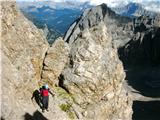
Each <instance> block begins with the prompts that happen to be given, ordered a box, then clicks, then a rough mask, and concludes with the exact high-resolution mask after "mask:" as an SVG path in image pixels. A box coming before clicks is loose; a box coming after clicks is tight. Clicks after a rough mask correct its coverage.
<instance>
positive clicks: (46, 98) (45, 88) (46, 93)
mask: <svg viewBox="0 0 160 120" xmlns="http://www.w3.org/2000/svg"><path fill="white" fill-rule="evenodd" d="M49 93H50V94H51V95H52V96H54V94H53V93H52V92H51V91H50V89H49V87H48V84H45V85H44V86H42V88H40V95H41V97H42V112H44V111H45V110H46V111H49V110H48V104H49Z"/></svg>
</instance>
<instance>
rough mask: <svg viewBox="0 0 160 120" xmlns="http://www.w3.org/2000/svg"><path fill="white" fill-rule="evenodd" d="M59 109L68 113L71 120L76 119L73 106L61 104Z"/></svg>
mask: <svg viewBox="0 0 160 120" xmlns="http://www.w3.org/2000/svg"><path fill="white" fill-rule="evenodd" d="M59 107H60V108H61V110H62V111H64V112H66V113H67V115H68V116H69V118H70V119H74V118H75V114H74V112H72V111H71V107H72V105H71V104H61V105H60V106H59Z"/></svg>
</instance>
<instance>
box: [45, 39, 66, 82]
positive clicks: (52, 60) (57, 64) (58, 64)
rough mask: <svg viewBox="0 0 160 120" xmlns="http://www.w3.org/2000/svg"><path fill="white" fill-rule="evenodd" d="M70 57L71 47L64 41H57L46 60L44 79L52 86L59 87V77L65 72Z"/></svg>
mask: <svg viewBox="0 0 160 120" xmlns="http://www.w3.org/2000/svg"><path fill="white" fill-rule="evenodd" d="M68 57H69V46H68V44H67V43H65V42H64V40H62V38H59V39H57V40H56V41H55V42H54V44H52V46H51V47H50V48H49V50H48V51H47V53H46V57H45V59H44V66H43V72H42V79H44V81H45V80H47V81H49V82H50V83H51V84H52V85H58V79H57V78H58V77H59V75H60V74H61V72H62V71H63V69H64V67H65V65H66V63H67V62H68Z"/></svg>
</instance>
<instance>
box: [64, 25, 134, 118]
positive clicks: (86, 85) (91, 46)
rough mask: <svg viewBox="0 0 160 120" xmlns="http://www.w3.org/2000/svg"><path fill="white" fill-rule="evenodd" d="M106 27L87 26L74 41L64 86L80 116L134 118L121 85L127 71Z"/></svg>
mask: <svg viewBox="0 0 160 120" xmlns="http://www.w3.org/2000/svg"><path fill="white" fill-rule="evenodd" d="M107 29H108V28H106V27H105V25H104V23H103V22H102V23H99V24H98V25H96V26H95V27H91V28H89V29H88V28H86V29H84V30H83V31H81V32H80V35H79V37H78V38H77V39H76V41H75V42H73V43H72V44H71V52H70V64H69V65H68V67H66V69H65V70H64V72H63V77H64V81H63V87H64V88H65V89H66V90H67V91H68V92H69V93H70V94H72V97H73V98H74V104H75V105H74V107H73V108H74V109H75V112H76V114H77V116H78V118H80V119H92V120H97V119H98V120H106V119H108V120H117V119H121V120H124V119H127V120H129V119H131V114H132V108H131V106H132V102H131V99H130V97H129V96H128V95H127V93H126V92H125V91H124V90H123V87H122V82H123V80H124V78H125V73H124V70H123V66H122V63H121V62H120V60H119V58H118V55H117V50H116V49H115V48H114V47H113V43H112V37H111V36H110V35H109V33H107Z"/></svg>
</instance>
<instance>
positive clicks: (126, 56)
mask: <svg viewBox="0 0 160 120" xmlns="http://www.w3.org/2000/svg"><path fill="white" fill-rule="evenodd" d="M159 21H160V17H159V16H156V17H155V18H154V19H150V18H149V17H145V16H142V17H139V18H137V19H134V21H133V23H134V37H133V38H131V40H130V41H129V42H128V43H127V44H126V45H125V46H124V47H122V48H121V49H119V53H120V56H121V57H120V58H121V59H122V60H123V62H124V63H125V64H159V62H160V47H159V46H160V22H159Z"/></svg>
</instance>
